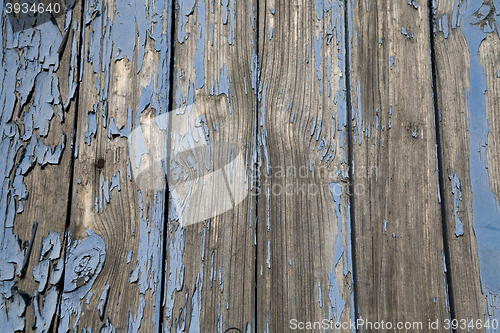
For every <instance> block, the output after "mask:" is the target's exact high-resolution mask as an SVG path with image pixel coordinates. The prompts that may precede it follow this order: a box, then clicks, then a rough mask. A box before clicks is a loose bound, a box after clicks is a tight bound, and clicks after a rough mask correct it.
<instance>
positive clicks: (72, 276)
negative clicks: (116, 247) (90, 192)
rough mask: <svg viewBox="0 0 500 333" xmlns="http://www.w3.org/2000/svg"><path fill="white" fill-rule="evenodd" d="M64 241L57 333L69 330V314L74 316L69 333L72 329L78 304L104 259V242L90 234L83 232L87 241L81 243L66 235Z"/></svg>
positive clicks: (78, 315)
mask: <svg viewBox="0 0 500 333" xmlns="http://www.w3.org/2000/svg"><path fill="white" fill-rule="evenodd" d="M67 238H68V241H67V248H66V261H65V271H64V289H63V294H62V298H61V303H60V315H59V316H60V322H59V328H58V330H59V331H60V332H67V331H68V330H69V325H70V317H71V315H72V314H75V315H76V318H75V320H74V322H73V330H75V329H76V325H77V323H78V320H79V318H80V315H81V312H82V307H81V300H82V299H83V298H84V297H85V295H86V294H87V293H88V292H89V291H90V289H91V288H92V285H93V284H94V281H95V279H96V278H97V276H98V275H99V273H100V272H101V270H102V267H103V265H104V261H105V259H106V247H105V244H104V241H103V239H102V238H101V237H100V236H99V235H98V234H96V233H95V232H94V231H93V230H87V238H86V239H84V240H75V241H73V242H72V241H71V235H70V234H69V233H68V235H67ZM82 282H83V284H82Z"/></svg>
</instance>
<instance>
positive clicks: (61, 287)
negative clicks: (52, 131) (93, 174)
mask: <svg viewBox="0 0 500 333" xmlns="http://www.w3.org/2000/svg"><path fill="white" fill-rule="evenodd" d="M75 8H76V7H75ZM80 10H81V12H80V22H79V29H80V30H79V31H78V32H79V35H80V37H76V36H74V34H73V38H79V39H80V44H78V52H77V58H76V64H75V65H77V68H78V70H77V73H76V79H77V82H78V84H77V87H76V89H75V95H74V106H75V115H74V116H73V133H71V140H72V142H71V145H70V146H71V147H70V152H71V157H70V164H69V168H70V170H69V172H70V174H69V188H68V201H67V206H66V221H65V225H64V235H63V244H62V248H63V262H64V265H63V271H62V275H61V279H60V280H59V283H58V285H59V286H58V289H59V291H60V292H59V294H58V297H57V304H58V312H59V313H61V311H62V310H61V304H62V294H63V290H64V278H65V275H66V274H65V270H66V254H67V253H66V247H67V245H68V244H67V242H68V241H69V239H68V231H69V226H70V222H71V221H70V219H71V205H72V204H73V177H74V176H75V159H76V158H75V150H76V145H77V141H76V138H77V131H78V109H79V102H80V83H81V80H80V73H81V72H82V71H83V66H84V63H83V62H81V61H80V60H81V57H83V54H82V52H81V50H82V44H85V34H84V29H85V25H84V24H83V21H84V19H83V14H84V12H85V1H83V0H82V3H81V7H80ZM68 29H72V27H71V25H69V26H68ZM68 42H69V41H68ZM66 45H68V44H66ZM63 52H64V50H63ZM71 52H73V50H71ZM80 67H81V68H80ZM68 93H69V91H68ZM68 107H70V105H68ZM64 112H66V110H64ZM59 323H60V316H54V320H53V321H52V323H51V330H54V331H55V330H57V327H59ZM54 326H55V327H54Z"/></svg>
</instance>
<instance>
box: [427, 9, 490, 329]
mask: <svg viewBox="0 0 500 333" xmlns="http://www.w3.org/2000/svg"><path fill="white" fill-rule="evenodd" d="M453 8H454V3H453V2H451V1H448V2H446V1H444V2H440V3H439V4H438V6H437V8H436V25H435V28H436V35H435V42H434V46H435V66H436V90H437V102H438V104H437V112H438V116H439V123H438V125H439V129H440V133H439V135H440V147H441V161H442V165H441V168H442V175H441V177H442V178H443V179H442V181H443V189H442V193H443V197H442V204H443V205H442V206H443V209H444V213H445V222H446V229H447V238H448V246H449V256H450V265H449V267H448V269H449V271H450V275H451V281H450V286H451V290H450V291H451V296H452V297H453V312H454V316H455V318H457V319H464V318H470V319H483V317H484V314H483V313H484V304H483V302H484V301H483V299H484V298H483V296H482V293H481V285H480V279H479V260H478V259H479V258H478V254H477V245H476V237H475V235H474V230H473V224H472V221H473V220H472V192H471V180H470V170H469V156H470V152H469V131H468V129H469V127H468V117H469V112H468V107H467V104H468V102H467V96H466V90H469V91H470V79H469V70H470V58H469V53H468V52H467V50H468V48H467V41H466V40H465V37H464V35H463V33H462V31H461V30H460V29H459V28H458V29H452V27H451V25H452V20H451V18H452V16H453ZM443 17H444V19H443ZM448 18H449V19H448ZM495 77H496V73H495ZM477 331H478V332H480V331H484V329H483V330H477Z"/></svg>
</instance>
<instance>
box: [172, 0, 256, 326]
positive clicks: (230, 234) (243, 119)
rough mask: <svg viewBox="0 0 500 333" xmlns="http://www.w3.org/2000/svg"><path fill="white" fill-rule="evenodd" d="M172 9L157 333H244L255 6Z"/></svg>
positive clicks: (251, 277)
mask: <svg viewBox="0 0 500 333" xmlns="http://www.w3.org/2000/svg"><path fill="white" fill-rule="evenodd" d="M175 8H176V15H177V16H176V18H177V19H176V22H175V26H174V41H173V43H174V45H175V46H174V53H173V55H174V67H173V70H174V72H173V82H172V96H173V100H172V105H173V106H172V111H171V112H170V113H169V118H168V119H169V126H170V128H169V132H170V133H171V136H170V137H169V139H170V143H169V144H168V145H169V147H170V151H169V152H167V153H168V154H169V155H168V161H169V162H168V168H169V170H170V174H169V175H168V176H169V191H170V199H171V200H172V201H173V203H172V204H171V206H170V207H169V209H170V212H169V219H168V223H167V229H166V232H167V235H166V237H167V238H166V243H167V244H166V249H167V250H166V264H165V268H166V270H165V297H166V300H165V302H166V303H165V308H164V316H165V319H164V329H165V331H169V332H174V331H180V330H185V331H187V332H203V331H206V332H223V331H225V330H226V329H228V328H230V327H236V328H239V329H241V330H242V331H245V330H250V331H254V318H255V300H254V297H255V244H254V240H255V223H256V214H257V210H256V207H255V204H256V201H255V197H254V195H253V193H252V191H254V190H253V189H252V186H253V185H252V179H253V175H252V172H253V169H254V168H253V166H252V163H253V161H254V156H253V152H252V149H254V143H253V137H254V123H255V117H256V110H255V93H254V91H255V88H254V87H253V86H252V85H253V84H254V82H255V75H256V73H255V71H256V67H255V66H256V65H257V63H256V59H255V57H256V53H255V46H254V45H255V44H256V35H255V29H254V27H253V24H254V22H253V21H252V17H254V20H255V15H256V13H255V9H254V8H255V3H254V2H253V1H245V2H237V3H236V2H235V1H234V0H231V1H226V2H225V3H224V1H223V2H222V3H221V2H214V1H208V0H197V1H192V2H190V1H178V2H176V3H175ZM252 68H253V70H252ZM174 211H175V213H174ZM174 216H175V217H174ZM175 265H180V266H181V267H182V271H178V270H179V267H176V266H175ZM176 270H177V271H176ZM178 274H182V276H179V275H178ZM176 275H177V277H176Z"/></svg>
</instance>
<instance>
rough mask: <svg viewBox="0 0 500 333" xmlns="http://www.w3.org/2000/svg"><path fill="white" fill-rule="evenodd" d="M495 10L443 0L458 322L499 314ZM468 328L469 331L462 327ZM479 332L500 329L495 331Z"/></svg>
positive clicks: (442, 78) (443, 86) (440, 19)
mask: <svg viewBox="0 0 500 333" xmlns="http://www.w3.org/2000/svg"><path fill="white" fill-rule="evenodd" d="M490 10H491V13H493V12H494V11H495V8H494V7H493V6H491V5H490V4H487V3H485V4H484V5H483V3H482V2H479V1H476V2H471V3H470V4H468V5H467V6H460V7H458V4H454V3H453V2H442V3H441V2H440V3H439V4H438V5H437V10H436V32H437V33H436V37H435V42H434V44H435V63H436V74H437V75H436V80H437V86H436V87H437V96H438V106H439V112H440V113H439V115H440V122H439V125H440V136H441V142H442V158H441V160H442V164H443V165H442V169H443V184H444V186H443V192H444V195H443V203H444V207H445V212H446V221H447V226H448V228H447V229H448V232H447V238H448V244H449V248H450V250H449V252H450V268H449V269H450V272H451V276H452V281H451V282H452V284H451V287H452V290H453V304H454V313H455V317H456V319H458V320H463V319H469V320H470V321H472V322H473V323H474V322H475V321H477V320H482V321H483V323H484V321H485V320H487V319H490V320H491V319H496V320H498V319H500V317H499V311H498V307H499V296H498V295H499V294H500V283H499V280H498V273H499V272H500V267H499V266H498V263H497V260H495V259H494V258H496V257H497V256H498V255H499V254H500V251H499V248H498V245H497V242H496V241H493V239H497V237H498V232H497V231H496V229H495V228H496V227H495V225H497V224H498V222H499V221H500V215H499V213H498V209H497V207H498V200H499V199H498V182H499V175H498V167H497V165H498V163H497V162H498V149H499V146H498V128H499V126H500V123H499V120H498V117H497V115H496V113H497V112H498V96H499V95H500V90H499V84H498V70H499V69H500V63H499V60H498V54H499V52H500V41H499V38H498V34H497V32H496V31H494V29H492V28H490V27H491V24H495V22H494V21H492V19H491V16H488V17H487V15H488V14H490ZM460 331H462V330H460ZM476 331H478V332H479V331H488V332H494V331H496V329H494V328H492V327H490V328H489V329H484V328H482V329H478V328H476Z"/></svg>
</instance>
